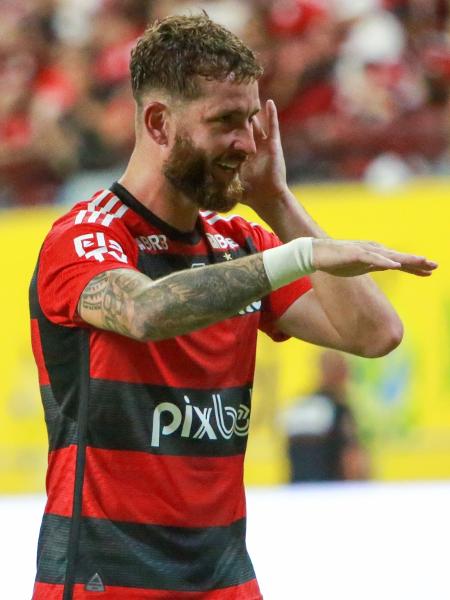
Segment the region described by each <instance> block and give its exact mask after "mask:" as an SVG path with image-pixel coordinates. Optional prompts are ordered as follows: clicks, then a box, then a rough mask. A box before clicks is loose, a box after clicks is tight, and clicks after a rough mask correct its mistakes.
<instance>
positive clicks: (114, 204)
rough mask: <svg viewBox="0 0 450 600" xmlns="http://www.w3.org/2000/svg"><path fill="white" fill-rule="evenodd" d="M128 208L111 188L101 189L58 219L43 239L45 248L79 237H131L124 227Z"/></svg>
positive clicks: (122, 238) (121, 238)
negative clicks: (63, 240) (97, 235)
mask: <svg viewBox="0 0 450 600" xmlns="http://www.w3.org/2000/svg"><path fill="white" fill-rule="evenodd" d="M127 212H128V207H127V206H126V205H125V204H124V203H123V202H122V201H121V200H120V199H119V198H118V197H117V196H116V195H115V194H113V192H111V191H110V190H100V191H98V192H96V193H95V194H94V195H93V196H92V197H91V198H89V199H88V200H83V201H81V202H78V203H77V204H75V205H74V206H73V207H72V208H71V209H70V210H69V211H68V212H66V213H65V214H64V215H62V216H61V217H59V219H57V220H56V221H55V222H54V223H53V225H52V227H51V229H50V231H49V233H48V235H47V237H46V239H45V242H44V247H49V246H52V245H53V244H56V243H58V242H59V241H61V240H62V239H68V238H70V239H74V240H75V239H77V238H78V236H86V237H85V239H86V240H87V239H88V237H89V236H91V237H92V236H95V235H96V234H100V237H101V238H102V236H103V237H104V236H108V237H110V238H112V239H116V238H118V239H120V240H121V241H122V242H125V241H126V242H128V241H130V240H132V235H131V232H130V231H129V228H128V226H127V218H126V215H127Z"/></svg>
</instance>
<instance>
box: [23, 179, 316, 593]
mask: <svg viewBox="0 0 450 600" xmlns="http://www.w3.org/2000/svg"><path fill="white" fill-rule="evenodd" d="M278 244H280V242H279V240H278V238H277V237H276V236H275V235H274V234H272V233H269V232H267V231H265V230H264V229H263V228H261V227H260V226H259V225H254V224H251V223H249V222H247V221H246V220H244V219H243V218H241V217H239V216H226V217H224V216H220V215H218V214H216V213H212V212H201V213H200V214H199V217H198V220H197V224H196V227H195V229H194V231H192V232H190V233H182V232H180V231H178V230H176V229H174V228H173V227H171V226H169V225H168V224H167V223H164V222H162V221H161V220H160V219H159V218H158V217H157V216H156V215H154V214H153V213H151V212H150V211H149V210H147V209H146V208H145V207H144V206H143V205H142V204H140V203H139V202H138V201H137V200H136V199H135V198H134V197H133V196H131V194H129V193H128V192H127V190H125V188H123V187H122V186H121V185H120V184H118V183H115V184H114V185H113V186H112V187H111V190H102V191H100V192H98V193H97V194H95V195H94V196H93V197H92V198H91V199H90V200H89V201H87V202H81V203H79V204H77V205H75V206H74V207H73V209H72V210H71V211H70V212H68V213H67V214H66V215H64V216H63V217H61V218H60V219H59V220H57V221H56V222H55V223H54V225H53V227H52V229H51V231H50V232H49V234H48V236H47V238H46V239H45V241H44V244H43V247H42V249H41V252H40V256H39V260H38V264H37V267H36V270H35V274H34V276H33V280H32V283H31V287H30V309H31V328H32V343H33V351H34V355H35V358H36V362H37V365H38V372H39V380H40V387H41V395H42V400H43V404H44V409H45V419H46V424H47V428H48V437H49V464H48V473H47V496H48V500H47V505H46V509H45V515H44V518H43V523H42V527H41V534H40V539H39V546H38V570H37V578H36V584H35V592H34V596H33V598H34V600H44V599H45V600H72V599H73V600H88V599H89V598H91V597H95V594H94V595H93V592H102V594H101V597H102V598H105V599H108V600H147V599H148V600H169V599H170V600H184V599H186V600H188V599H189V600H194V599H205V600H257V599H260V598H261V595H260V592H259V588H258V584H257V582H256V579H255V574H254V571H253V567H252V564H251V561H250V558H249V556H248V554H247V549H246V545H245V523H246V520H245V519H246V510H245V495H244V486H243V460H244V453H245V448H246V443H247V434H248V429H249V421H250V405H251V386H252V380H253V372H254V363H255V350H256V337H257V330H258V328H259V329H262V330H264V331H266V332H267V333H268V334H269V335H271V336H272V337H273V338H274V339H275V340H282V339H285V338H284V336H283V335H282V334H281V333H280V332H279V331H277V327H276V322H277V320H278V318H279V317H280V316H281V315H282V314H283V313H284V311H285V310H286V309H287V308H288V307H289V306H290V304H291V303H292V302H293V301H295V300H296V299H297V298H299V297H300V296H301V295H302V294H304V293H305V292H307V291H308V290H309V289H310V288H311V285H310V282H309V280H308V278H303V279H300V280H298V281H296V282H294V283H292V284H290V285H288V286H285V287H284V288H281V289H280V290H277V291H276V292H272V293H271V294H269V295H268V296H266V297H265V298H262V299H261V301H258V302H254V303H252V304H251V305H250V306H248V307H246V308H243V309H242V310H241V311H240V312H239V313H238V314H236V315H235V316H234V317H232V318H229V319H226V320H224V321H222V322H220V323H217V324H214V325H211V326H209V327H205V328H203V329H201V330H198V331H195V332H193V333H191V334H188V335H183V336H179V337H175V338H173V339H167V340H163V341H158V342H148V343H142V342H137V341H134V340H132V339H129V338H126V337H123V336H121V335H119V334H116V333H112V332H107V331H102V330H98V329H95V328H93V327H90V326H88V325H87V324H86V323H84V322H82V321H81V319H80V318H79V316H78V315H77V304H78V300H79V297H80V295H81V293H82V291H83V289H84V288H85V287H86V285H87V284H88V283H89V281H90V280H91V279H92V278H93V277H95V276H96V275H98V274H99V273H101V272H104V271H107V270H110V269H117V268H128V269H135V270H138V271H140V272H142V273H144V274H146V275H148V276H149V277H151V278H152V279H158V278H160V277H164V276H165V275H168V274H170V273H173V272H174V271H178V270H182V269H192V268H198V267H201V266H204V265H210V264H215V263H220V262H224V261H230V260H234V259H235V258H238V257H242V256H246V255H249V254H252V253H255V252H259V251H262V250H264V249H266V248H270V247H274V246H276V245H278Z"/></svg>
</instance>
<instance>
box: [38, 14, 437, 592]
mask: <svg viewBox="0 0 450 600" xmlns="http://www.w3.org/2000/svg"><path fill="white" fill-rule="evenodd" d="M260 75H261V68H260V66H259V65H258V63H257V62H256V60H255V57H254V55H253V53H252V52H251V51H250V50H249V49H248V48H247V47H246V46H245V45H244V44H243V43H242V42H241V41H240V40H239V39H237V38H236V37H235V36H234V35H232V34H231V33H230V32H228V31H227V30H225V29H224V28H222V27H221V26H219V25H217V24H215V23H214V22H212V21H211V20H210V19H209V18H208V17H207V16H206V15H202V16H191V17H170V18H167V19H165V20H163V21H161V22H159V23H156V24H154V25H153V26H152V27H150V28H149V29H148V30H147V32H146V33H145V34H144V35H143V37H142V38H141V39H140V41H139V42H138V43H137V45H136V47H135V49H134V51H133V54H132V59H131V80H132V87H133V92H134V97H135V100H136V145H135V148H134V151H133V154H132V156H131V159H130V162H129V165H128V167H127V169H126V171H125V173H124V175H123V177H122V178H121V179H120V181H119V182H116V183H114V184H113V185H112V186H111V188H110V189H105V190H101V191H99V192H97V193H95V194H94V195H93V196H92V198H90V199H89V200H87V201H82V202H80V203H79V204H76V205H75V206H74V207H73V209H72V210H71V211H69V212H68V213H67V214H66V215H64V216H63V217H61V218H60V219H58V220H57V221H56V222H55V224H54V225H53V227H52V229H51V231H50V232H49V234H48V236H47V238H46V240H45V242H44V244H43V247H42V249H41V252H40V257H39V261H38V265H37V268H36V271H35V275H34V277H33V281H32V284H31V291H30V303H31V316H32V332H33V349H34V353H35V357H36V362H37V364H38V370H39V377H40V384H41V390H42V399H43V403H44V408H45V417H46V422H47V427H48V434H49V445H50V454H49V465H48V475H47V493H48V501H47V505H46V509H45V515H44V518H43V523H42V528H41V534H40V539H39V547H38V569H37V578H36V584H35V589H34V596H33V598H34V600H72V599H73V600H88V599H90V598H96V597H97V596H96V592H98V593H100V594H99V595H98V597H99V598H100V597H101V598H104V599H105V600H121V599H123V600H183V599H186V600H188V599H189V600H191V599H192V600H193V599H202V600H203V599H204V600H233V599H234V600H238V599H239V600H257V599H260V598H261V597H262V596H261V594H260V591H259V588H258V584H257V581H256V579H255V574H254V571H253V568H252V564H251V561H250V558H249V556H248V554H247V550H246V546H245V515H246V512H245V496H244V489H243V459H244V453H245V446H246V440H247V433H248V428H249V418H250V390H251V387H252V378H253V369H254V362H255V345H256V335H257V330H258V328H259V329H262V330H264V331H265V332H267V333H268V334H269V335H270V336H272V337H273V338H274V339H275V340H283V339H286V338H287V337H289V336H295V337H297V338H300V339H303V340H306V341H308V342H311V343H314V344H319V345H322V346H328V347H331V348H336V349H339V350H344V351H347V352H352V353H355V354H358V355H362V356H369V357H374V356H381V355H383V354H386V353H387V352H389V351H390V350H392V349H393V348H395V347H396V346H397V345H398V344H399V343H400V340H401V338H402V325H401V322H400V320H399V318H398V316H397V315H396V313H395V312H394V310H393V309H392V307H391V306H390V304H389V302H388V301H387V299H386V298H385V297H384V296H383V295H382V293H381V292H380V291H379V290H378V289H377V287H376V286H375V284H374V283H373V281H372V280H371V279H370V277H369V276H368V275H367V273H369V272H371V271H380V270H386V269H397V270H402V271H406V272H408V273H413V274H416V275H423V276H426V275H429V274H430V273H431V272H432V270H433V269H434V268H435V267H436V265H435V263H432V262H430V261H428V260H426V259H425V258H423V257H417V256H413V255H409V254H403V253H399V252H395V251H393V250H389V249H386V248H384V247H382V246H379V245H376V244H373V243H367V242H345V241H336V240H333V239H331V238H329V237H327V236H326V234H325V233H324V232H323V231H322V230H321V229H320V228H319V226H318V225H317V224H315V223H314V221H313V220H312V219H311V217H310V216H309V215H308V214H307V212H306V211H305V209H304V208H303V207H302V206H301V205H300V204H298V203H297V201H296V199H295V198H294V196H293V195H292V194H291V192H290V191H289V189H288V187H287V184H286V178H285V169H284V160H283V154H282V150H281V144H280V138H279V131H278V122H277V115H276V109H275V106H274V104H273V102H271V101H269V102H267V104H266V105H265V106H264V107H263V108H262V107H261V105H260V100H259V96H258V78H259V77H260ZM261 110H262V111H264V112H265V114H266V119H267V126H266V131H264V130H263V128H262V126H261V123H260V120H259V119H258V116H257V115H258V113H259V112H260V111H261ZM239 201H243V202H245V203H247V204H249V205H251V206H252V207H253V208H254V209H255V210H256V211H257V213H258V214H259V215H260V216H261V217H262V218H263V219H264V220H265V221H266V222H267V223H268V224H269V225H270V226H271V228H272V229H273V231H274V232H275V233H269V232H267V231H266V230H265V229H264V228H262V227H260V226H258V225H254V224H252V223H248V222H247V221H245V220H244V219H242V218H241V217H238V216H234V215H229V216H220V215H219V214H217V212H216V211H220V212H224V211H225V212H226V211H229V210H230V209H232V208H233V206H234V205H235V204H236V203H237V202H239Z"/></svg>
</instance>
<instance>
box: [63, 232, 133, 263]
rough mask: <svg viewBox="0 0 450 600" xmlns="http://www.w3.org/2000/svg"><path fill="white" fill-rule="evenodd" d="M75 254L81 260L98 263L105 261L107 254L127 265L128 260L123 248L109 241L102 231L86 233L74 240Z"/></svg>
mask: <svg viewBox="0 0 450 600" xmlns="http://www.w3.org/2000/svg"><path fill="white" fill-rule="evenodd" d="M73 243H74V246H75V252H76V253H77V255H78V256H79V257H80V258H81V257H82V256H84V257H85V258H86V259H90V258H95V260H98V262H103V261H104V260H105V254H109V255H110V256H112V257H113V258H115V259H116V260H118V261H120V262H123V263H127V262H128V258H127V256H126V254H125V253H124V251H123V249H122V246H121V245H120V244H119V242H116V241H115V240H111V239H107V238H106V237H105V234H104V233H102V232H101V231H99V232H97V233H85V234H84V235H79V236H78V237H76V238H75V239H74V240H73Z"/></svg>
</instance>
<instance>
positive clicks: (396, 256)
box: [364, 242, 438, 276]
mask: <svg viewBox="0 0 450 600" xmlns="http://www.w3.org/2000/svg"><path fill="white" fill-rule="evenodd" d="M364 246H365V247H366V249H368V250H369V251H374V252H376V253H377V254H382V255H383V256H386V257H387V258H390V259H391V260H393V261H395V262H398V263H401V269H400V270H401V271H404V272H405V273H411V274H416V275H422V276H423V275H430V274H431V273H432V272H433V271H434V270H435V269H437V267H438V264H437V263H436V262H434V261H432V260H429V259H427V258H426V257H424V256H417V255H415V254H407V253H404V252H397V251H396V250H391V249H390V248H385V247H384V246H382V245H381V244H377V243H376V242H367V243H365V244H364Z"/></svg>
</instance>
